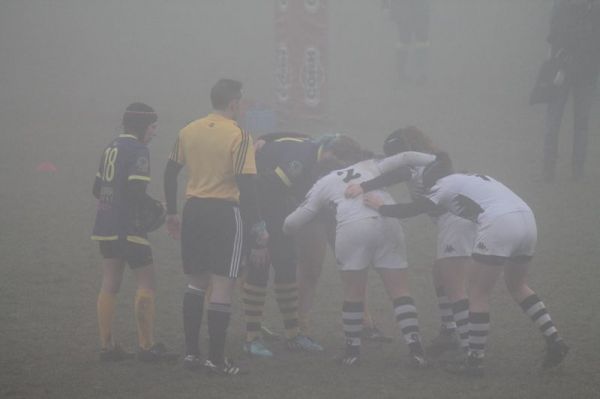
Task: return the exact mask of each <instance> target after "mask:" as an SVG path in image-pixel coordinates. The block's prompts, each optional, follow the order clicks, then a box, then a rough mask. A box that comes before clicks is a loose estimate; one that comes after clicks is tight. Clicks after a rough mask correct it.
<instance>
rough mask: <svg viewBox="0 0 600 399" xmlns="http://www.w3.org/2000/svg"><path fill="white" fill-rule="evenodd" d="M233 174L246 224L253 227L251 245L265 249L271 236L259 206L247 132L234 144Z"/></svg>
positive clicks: (250, 142)
mask: <svg viewBox="0 0 600 399" xmlns="http://www.w3.org/2000/svg"><path fill="white" fill-rule="evenodd" d="M233 172H234V175H235V181H236V183H237V186H238V190H239V191H240V211H241V212H242V215H243V218H244V222H245V223H248V224H249V225H250V226H251V227H250V234H251V239H252V242H251V245H252V246H253V247H254V248H264V247H265V246H266V245H267V242H268V239H269V234H268V233H267V228H266V224H265V222H264V220H263V218H262V216H261V214H260V209H259V206H258V190H257V187H256V160H255V153H254V146H253V143H252V137H250V135H249V134H248V133H246V132H245V131H241V135H240V138H239V141H237V142H236V143H234V149H233Z"/></svg>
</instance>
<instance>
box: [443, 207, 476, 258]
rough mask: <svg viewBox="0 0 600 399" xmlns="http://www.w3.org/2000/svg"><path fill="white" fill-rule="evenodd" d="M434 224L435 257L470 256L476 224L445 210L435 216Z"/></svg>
mask: <svg viewBox="0 0 600 399" xmlns="http://www.w3.org/2000/svg"><path fill="white" fill-rule="evenodd" d="M436 225H437V228H438V236H437V259H445V258H456V257H459V256H465V257H469V256H471V251H472V250H473V243H474V242H475V234H476V232H477V224H475V223H473V222H471V221H470V220H467V219H465V218H461V217H460V216H456V215H453V214H451V213H450V212H447V213H444V214H443V215H441V216H439V217H438V218H437V221H436Z"/></svg>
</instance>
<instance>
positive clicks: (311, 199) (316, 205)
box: [283, 180, 324, 234]
mask: <svg viewBox="0 0 600 399" xmlns="http://www.w3.org/2000/svg"><path fill="white" fill-rule="evenodd" d="M322 187H323V183H321V180H320V181H318V182H317V183H316V184H315V185H314V186H313V188H312V189H311V190H310V191H309V192H308V194H307V195H306V199H305V200H304V202H303V203H302V204H301V205H300V206H299V207H298V208H296V210H295V211H294V212H292V213H291V214H289V215H288V216H287V217H286V218H285V221H284V222H283V232H284V233H285V234H295V233H296V232H298V230H300V228H301V227H302V226H304V225H305V224H307V223H308V222H310V221H311V220H312V219H314V217H315V216H316V215H317V213H318V212H319V210H320V209H321V207H322V206H323V203H324V200H323V194H322Z"/></svg>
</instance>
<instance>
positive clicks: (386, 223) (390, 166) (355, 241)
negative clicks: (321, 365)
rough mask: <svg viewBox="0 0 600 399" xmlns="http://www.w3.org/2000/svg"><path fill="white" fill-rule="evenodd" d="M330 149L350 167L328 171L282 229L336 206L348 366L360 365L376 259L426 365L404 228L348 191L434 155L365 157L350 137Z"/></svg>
mask: <svg viewBox="0 0 600 399" xmlns="http://www.w3.org/2000/svg"><path fill="white" fill-rule="evenodd" d="M332 154H333V155H334V157H335V158H336V159H337V160H339V162H340V165H345V166H346V167H345V168H344V169H340V170H335V171H333V172H331V173H329V174H328V175H326V176H324V177H322V178H321V179H319V180H318V181H317V182H316V183H315V184H314V186H313V187H312V188H311V189H310V191H309V193H308V195H307V196H306V199H305V201H304V203H303V204H302V205H300V206H299V207H298V208H297V209H296V210H295V211H294V212H293V213H292V214H290V215H289V216H288V217H287V218H286V219H285V223H284V225H283V231H284V232H285V233H286V234H294V233H296V232H297V231H299V230H300V228H301V227H302V226H303V225H304V224H306V223H308V222H310V221H311V220H312V219H314V218H315V217H316V215H317V214H318V213H319V212H320V211H321V210H322V209H327V208H330V209H334V210H335V217H336V237H335V257H336V262H337V266H338V269H339V271H340V277H341V279H342V284H343V287H344V303H343V307H342V320H343V325H344V334H345V337H346V346H345V351H344V354H343V355H342V357H341V358H340V363H341V364H342V365H344V366H355V365H357V364H359V359H360V347H361V332H362V329H363V313H364V302H365V293H366V292H365V291H366V283H367V271H368V267H369V266H370V265H371V264H372V265H373V266H374V267H375V269H376V270H377V271H378V273H379V274H380V276H381V278H382V280H383V284H384V287H385V289H386V291H387V292H388V294H389V295H390V297H391V298H392V301H393V307H394V313H395V315H396V321H397V322H398V325H399V326H400V329H401V331H402V335H403V337H404V339H405V341H406V343H407V344H408V346H409V348H410V365H411V366H413V367H417V368H422V367H425V366H427V361H426V360H425V357H424V351H423V347H422V345H421V338H420V333H419V324H418V320H417V310H416V308H415V305H414V300H413V299H412V297H411V296H410V293H409V289H408V278H407V263H406V251H405V244H404V236H403V232H402V227H401V225H400V223H398V222H397V221H394V222H393V223H390V222H391V221H392V220H390V219H385V218H381V217H380V216H379V214H378V213H377V212H374V211H373V210H372V209H369V208H368V207H365V206H364V204H363V203H362V200H360V199H358V198H353V199H352V198H346V197H345V196H344V191H345V189H346V187H347V185H348V183H350V182H358V183H360V182H362V181H365V180H369V179H372V178H374V177H376V176H379V175H380V174H382V173H385V172H388V171H392V170H395V169H397V168H399V167H400V166H402V165H403V164H405V163H406V162H408V161H410V162H415V163H418V162H421V163H422V164H423V165H426V164H427V163H429V162H432V160H433V159H435V157H434V156H433V155H425V154H419V153H403V154H400V155H396V156H394V157H391V158H386V159H384V160H374V159H367V158H366V153H365V151H363V150H362V149H361V148H360V146H359V145H358V144H357V143H355V142H354V141H353V140H351V139H349V138H346V139H345V140H338V141H336V143H335V144H334V147H332ZM412 154H418V157H417V159H413V158H414V157H413V156H412ZM371 155H372V154H371ZM365 159H367V160H365ZM348 165H351V166H348ZM380 195H381V196H382V197H383V198H385V202H386V203H388V204H391V203H393V200H392V198H391V196H390V195H389V194H387V193H385V192H380Z"/></svg>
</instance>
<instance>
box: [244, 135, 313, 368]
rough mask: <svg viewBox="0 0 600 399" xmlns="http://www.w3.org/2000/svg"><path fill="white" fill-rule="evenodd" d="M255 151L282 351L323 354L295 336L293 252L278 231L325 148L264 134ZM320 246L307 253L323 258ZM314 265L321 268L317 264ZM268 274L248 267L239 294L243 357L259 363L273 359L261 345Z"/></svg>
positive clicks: (306, 338) (306, 139)
mask: <svg viewBox="0 0 600 399" xmlns="http://www.w3.org/2000/svg"><path fill="white" fill-rule="evenodd" d="M256 146H257V151H256V166H257V170H258V184H259V199H260V210H261V214H262V215H263V216H264V218H265V221H266V227H267V231H268V232H269V237H270V239H269V246H268V249H269V258H270V261H271V266H272V267H273V270H274V272H275V275H274V283H275V287H274V290H275V298H276V300H277V304H278V306H279V310H280V312H281V314H282V316H283V324H284V328H285V337H286V340H285V346H286V348H288V349H290V350H296V349H301V350H306V351H316V352H318V351H322V350H323V347H322V346H321V345H319V344H318V343H317V342H316V341H314V340H313V339H312V338H310V337H309V336H308V335H306V333H305V332H304V333H301V332H300V329H299V323H298V300H299V298H298V285H297V275H296V273H297V268H296V265H297V258H296V252H295V246H294V241H293V240H292V238H291V237H289V236H286V235H284V234H283V231H282V230H281V228H282V226H283V221H284V219H285V217H286V216H287V215H288V214H289V213H290V212H291V211H292V210H293V208H294V204H295V203H298V202H299V201H298V198H303V196H304V194H305V193H306V191H308V188H309V187H310V185H311V184H312V182H313V181H314V180H315V176H316V174H317V170H316V165H317V162H318V161H319V159H320V158H322V154H323V149H324V146H323V145H320V144H318V143H316V142H314V141H313V140H312V139H311V138H310V137H309V136H306V135H303V134H299V133H271V134H267V135H264V136H261V137H260V138H259V139H258V140H257V141H256ZM323 242H324V241H323ZM317 245H319V244H317ZM321 246H322V248H320V247H313V248H311V249H314V248H316V250H317V252H319V253H323V255H324V244H323V245H321ZM321 249H322V250H321ZM310 252H312V251H310ZM314 263H317V264H318V265H319V266H320V264H321V263H322V258H321V259H319V260H317V261H315V262H314ZM307 266H309V265H307ZM310 266H312V264H311V265H310ZM269 269H270V267H262V266H258V267H257V266H256V265H249V267H248V268H247V270H246V279H245V282H244V288H243V291H244V312H245V315H246V340H245V343H244V351H245V352H247V353H249V354H251V355H255V356H262V357H271V356H273V353H272V352H271V350H270V349H269V348H267V346H266V344H265V343H264V341H263V340H262V339H261V321H262V317H263V312H264V306H265V300H266V295H267V283H268V281H269ZM298 273H299V274H300V273H302V272H301V271H298ZM311 294H314V292H312V293H311ZM303 298H304V297H303ZM304 309H306V307H305V308H304Z"/></svg>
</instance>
